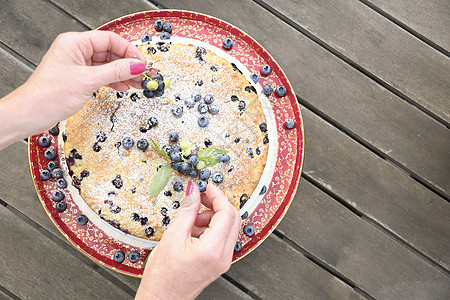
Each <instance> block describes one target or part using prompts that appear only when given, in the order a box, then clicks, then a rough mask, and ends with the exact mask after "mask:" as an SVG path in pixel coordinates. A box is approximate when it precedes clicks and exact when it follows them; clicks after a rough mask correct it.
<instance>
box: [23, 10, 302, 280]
mask: <svg viewBox="0 0 450 300" xmlns="http://www.w3.org/2000/svg"><path fill="white" fill-rule="evenodd" d="M157 19H162V20H163V21H164V22H170V23H172V25H173V28H174V30H173V32H172V36H177V37H183V38H191V39H196V40H199V41H200V42H204V43H207V44H209V45H212V46H215V47H217V48H221V47H222V41H223V39H224V38H227V37H230V38H232V39H233V41H234V45H233V48H232V49H231V50H229V51H227V53H228V54H229V55H230V56H231V57H233V58H234V59H236V60H237V61H238V62H239V63H240V64H242V65H243V66H245V68H247V69H248V70H249V71H250V72H255V73H258V74H259V71H260V69H261V66H263V65H264V64H268V65H269V66H270V67H271V68H272V72H271V73H270V74H269V75H268V76H261V78H260V80H259V83H260V84H261V85H263V84H266V83H269V84H271V85H272V86H273V87H275V86H278V85H284V86H285V87H286V88H287V93H286V95H285V96H284V97H278V96H276V94H275V93H273V94H272V95H270V96H269V97H268V102H269V104H270V110H271V111H270V113H271V116H273V118H272V119H273V120H272V121H273V122H272V125H273V126H274V127H275V129H274V130H273V132H274V137H275V139H274V140H275V141H276V140H277V141H278V142H277V144H276V145H275V147H272V155H271V157H269V158H268V160H269V159H271V160H272V167H271V171H270V173H268V176H266V180H267V182H266V183H265V188H264V190H265V193H264V194H263V195H262V196H260V197H259V199H258V202H256V203H255V204H254V205H253V207H252V208H251V209H248V206H247V207H246V206H244V207H243V209H248V212H247V213H245V211H243V209H241V215H243V221H242V224H241V230H240V233H239V242H240V243H241V245H242V248H241V249H240V250H239V251H237V252H235V253H234V256H233V262H235V261H237V260H239V259H241V258H242V257H244V256H245V255H247V254H248V253H250V252H251V251H252V250H254V249H255V248H256V247H258V245H260V244H261V243H262V242H263V241H264V240H265V239H266V238H267V237H268V236H269V234H270V233H271V232H272V231H273V230H274V229H275V227H276V226H277V225H278V224H279V222H280V221H281V219H282V218H283V216H284V215H285V214H286V212H287V210H288V208H289V205H290V204H291V202H292V199H293V197H294V195H295V192H296V190H297V187H298V183H299V181H300V174H301V169H302V164H303V143H304V138H303V134H304V131H303V122H302V117H301V113H300V107H299V105H298V103H297V99H296V97H295V94H294V91H293V89H292V86H291V84H290V83H289V81H288V79H287V77H286V75H285V74H284V72H283V71H282V70H281V68H280V66H279V65H278V64H277V63H276V62H275V60H274V59H273V58H272V56H270V54H269V53H268V52H267V51H266V50H264V48H263V47H261V45H259V44H258V43H257V42H256V41H255V40H254V39H253V38H251V37H250V36H249V35H248V34H246V33H245V32H243V31H242V30H240V29H238V28H236V27H235V26H233V25H231V24H229V23H227V22H224V21H222V20H220V19H217V18H214V17H211V16H207V15H204V14H200V13H196V12H190V11H182V10H155V11H147V12H140V13H136V14H132V15H128V16H124V17H121V18H119V19H116V20H113V21H111V22H109V23H107V24H105V25H103V26H101V27H99V28H98V30H110V31H114V32H116V33H118V34H120V35H121V36H122V37H124V38H126V39H127V40H129V41H136V40H139V39H140V37H141V36H142V35H143V34H145V33H148V34H150V35H151V36H158V35H159V34H160V33H159V32H157V31H156V30H155V29H154V26H153V24H154V22H155V21H156V20H157ZM287 119H293V120H294V121H295V127H294V128H293V129H291V130H289V129H287V128H286V127H285V125H284V123H285V121H286V120H287ZM41 136H47V137H49V138H50V141H51V145H50V147H49V148H42V147H41V146H39V143H38V139H39V138H40V137H41ZM60 136H61V135H60ZM60 144H61V141H60V140H59V137H58V136H53V135H51V134H49V133H44V134H40V135H36V136H33V137H31V138H30V139H29V142H28V151H29V160H30V169H31V175H32V177H33V180H34V184H35V187H36V191H37V194H38V196H39V198H40V200H41V203H42V205H43V207H44V209H45V211H46V212H47V214H48V216H49V217H50V219H51V220H52V221H53V223H54V224H55V226H56V227H57V228H58V229H59V231H61V233H62V234H63V235H64V236H65V237H66V238H67V239H68V240H69V241H70V242H71V243H72V244H73V245H74V246H75V247H76V248H78V249H79V250H80V251H81V252H83V253H84V254H86V255H87V256H88V257H89V258H91V259H92V260H94V261H95V262H97V263H99V264H101V265H103V266H105V267H108V268H111V269H113V270H116V271H118V272H121V273H124V274H127V275H131V276H136V277H140V276H142V273H143V268H142V265H143V263H144V261H145V259H146V258H147V256H148V254H149V253H150V251H151V250H150V248H151V247H149V246H148V245H146V244H145V243H139V242H133V240H132V239H131V240H126V241H127V242H125V241H124V240H123V239H117V238H116V237H117V234H116V232H115V231H117V229H115V228H113V227H112V226H110V225H106V226H99V225H98V223H96V222H88V223H87V224H85V225H79V224H78V223H77V221H76V218H77V217H78V216H79V215H80V214H82V213H83V214H85V213H86V214H88V215H89V214H91V215H92V213H93V212H92V211H90V212H88V211H87V209H86V206H83V205H79V202H76V201H75V200H74V198H75V197H74V195H73V189H72V187H71V186H70V182H69V187H67V188H60V187H59V188H58V187H57V185H56V182H55V179H50V180H46V181H44V180H42V179H41V178H40V173H41V171H42V170H45V169H47V168H48V163H49V160H48V159H46V158H45V156H44V152H45V151H46V150H47V149H55V150H56V152H58V145H60ZM270 147H271V146H269V153H270V151H271V150H270ZM58 159H59V163H60V164H64V158H63V155H62V154H59V155H57V157H56V159H55V160H57V161H58ZM260 186H262V184H261V183H260ZM56 190H59V191H63V192H64V194H65V198H64V200H63V201H61V203H65V204H66V208H65V210H64V211H62V212H60V211H58V210H57V208H56V204H57V202H55V201H54V200H53V199H52V193H53V192H54V191H56ZM60 205H61V204H60ZM246 225H253V227H254V231H255V232H254V234H253V235H252V236H247V235H246V234H245V233H244V232H243V229H244V227H245V226H246ZM122 234H123V233H122ZM119 250H120V251H122V252H123V253H124V254H125V259H124V261H123V262H121V263H118V262H116V261H115V260H114V254H115V253H116V252H117V251H119ZM134 251H135V252H134ZM130 252H131V253H136V252H137V253H138V254H139V259H138V260H137V261H136V262H132V261H130V259H129V257H128V254H130Z"/></svg>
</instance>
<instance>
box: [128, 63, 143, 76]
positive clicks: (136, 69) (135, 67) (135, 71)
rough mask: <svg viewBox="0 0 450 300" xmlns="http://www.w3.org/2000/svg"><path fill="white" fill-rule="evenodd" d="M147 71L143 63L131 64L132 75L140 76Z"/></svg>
mask: <svg viewBox="0 0 450 300" xmlns="http://www.w3.org/2000/svg"><path fill="white" fill-rule="evenodd" d="M144 71H145V64H144V63H142V62H134V63H131V64H130V73H131V75H139V74H141V73H142V72H144Z"/></svg>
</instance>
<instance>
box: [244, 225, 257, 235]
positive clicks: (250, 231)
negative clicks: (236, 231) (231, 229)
mask: <svg viewBox="0 0 450 300" xmlns="http://www.w3.org/2000/svg"><path fill="white" fill-rule="evenodd" d="M244 233H245V234H246V235H248V236H252V235H254V234H255V227H253V225H246V226H245V227H244Z"/></svg>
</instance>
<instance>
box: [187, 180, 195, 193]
mask: <svg viewBox="0 0 450 300" xmlns="http://www.w3.org/2000/svg"><path fill="white" fill-rule="evenodd" d="M193 190H194V185H193V183H192V181H191V180H189V183H188V185H187V187H186V196H189V195H190V194H192V191H193Z"/></svg>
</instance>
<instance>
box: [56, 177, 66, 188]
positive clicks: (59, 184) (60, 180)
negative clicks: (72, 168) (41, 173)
mask: <svg viewBox="0 0 450 300" xmlns="http://www.w3.org/2000/svg"><path fill="white" fill-rule="evenodd" d="M56 186H57V187H59V188H60V189H65V188H66V187H67V181H66V180H65V179H64V178H58V180H56Z"/></svg>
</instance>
